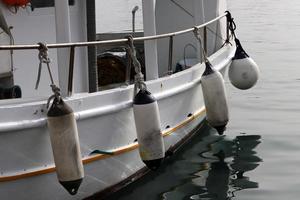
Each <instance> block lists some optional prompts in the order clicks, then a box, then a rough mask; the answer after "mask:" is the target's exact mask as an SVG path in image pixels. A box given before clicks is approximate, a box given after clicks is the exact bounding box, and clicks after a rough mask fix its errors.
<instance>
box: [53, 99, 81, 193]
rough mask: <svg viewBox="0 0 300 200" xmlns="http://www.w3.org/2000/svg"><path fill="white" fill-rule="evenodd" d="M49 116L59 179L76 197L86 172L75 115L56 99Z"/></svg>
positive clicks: (61, 101)
mask: <svg viewBox="0 0 300 200" xmlns="http://www.w3.org/2000/svg"><path fill="white" fill-rule="evenodd" d="M47 115H48V120H47V121H48V128H49V133H50V140H51V146H52V151H53V157H54V162H55V167H56V173H57V178H58V180H59V182H60V183H61V184H62V186H63V187H64V188H65V189H66V190H67V191H68V192H69V193H70V194H71V195H75V194H76V193H77V191H78V189H79V186H80V184H81V182H82V179H83V177H84V170H83V164H82V160H81V152H80V145H79V137H78V131H77V124H76V119H75V116H74V113H73V111H72V109H71V108H70V107H69V106H68V105H67V104H65V103H64V102H63V100H60V101H59V100H57V99H54V101H53V104H52V105H51V107H50V109H49V111H48V114H47Z"/></svg>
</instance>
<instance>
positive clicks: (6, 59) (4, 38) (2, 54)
mask: <svg viewBox="0 0 300 200" xmlns="http://www.w3.org/2000/svg"><path fill="white" fill-rule="evenodd" d="M0 31H1V32H2V31H3V30H2V29H1V28H0ZM8 44H10V37H9V36H8V35H7V34H6V33H5V32H2V33H1V34H0V45H8ZM11 71H12V69H11V59H10V51H0V76H1V74H3V73H8V72H11Z"/></svg>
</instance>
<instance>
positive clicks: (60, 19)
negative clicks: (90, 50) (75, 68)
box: [54, 0, 71, 97]
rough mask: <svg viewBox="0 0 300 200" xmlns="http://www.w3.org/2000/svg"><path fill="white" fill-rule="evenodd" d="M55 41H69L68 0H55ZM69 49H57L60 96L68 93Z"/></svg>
mask: <svg viewBox="0 0 300 200" xmlns="http://www.w3.org/2000/svg"><path fill="white" fill-rule="evenodd" d="M54 2H55V27H56V43H68V42H71V27H70V11H69V1H68V0H55V1H54ZM69 60H70V49H69V48H60V49H57V65H58V80H59V87H60V91H61V95H62V96H64V97H65V96H67V94H68V75H69Z"/></svg>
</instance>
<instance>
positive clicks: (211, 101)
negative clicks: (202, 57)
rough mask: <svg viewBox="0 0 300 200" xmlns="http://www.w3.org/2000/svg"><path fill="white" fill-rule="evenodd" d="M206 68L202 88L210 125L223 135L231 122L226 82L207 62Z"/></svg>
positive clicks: (202, 78)
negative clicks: (229, 121)
mask: <svg viewBox="0 0 300 200" xmlns="http://www.w3.org/2000/svg"><path fill="white" fill-rule="evenodd" d="M205 64H206V68H205V71H204V73H203V75H202V77H201V87H202V93H203V98H204V104H205V108H206V119H207V121H208V123H209V124H210V125H211V126H212V127H214V128H216V129H217V131H218V133H219V134H223V132H224V130H225V127H226V125H227V122H228V120H229V114H228V105H227V99H226V92H225V86H224V80H223V77H222V75H221V73H220V72H218V71H216V70H214V69H213V68H212V66H211V64H210V63H209V62H208V61H207V62H205Z"/></svg>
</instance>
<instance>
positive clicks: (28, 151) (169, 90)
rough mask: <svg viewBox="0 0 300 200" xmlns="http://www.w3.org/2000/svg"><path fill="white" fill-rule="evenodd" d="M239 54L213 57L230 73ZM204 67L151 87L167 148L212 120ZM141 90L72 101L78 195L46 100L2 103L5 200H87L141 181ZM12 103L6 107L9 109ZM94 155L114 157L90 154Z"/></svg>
mask: <svg viewBox="0 0 300 200" xmlns="http://www.w3.org/2000/svg"><path fill="white" fill-rule="evenodd" d="M233 53H234V48H233V47H231V46H229V45H228V46H225V47H223V48H222V49H221V50H219V51H218V52H216V53H215V54H213V55H212V56H211V57H210V60H211V62H212V64H213V65H214V66H215V67H216V69H217V70H220V71H221V72H222V73H224V71H225V69H226V67H227V66H228V65H229V64H230V62H231V58H232V56H233ZM203 71H204V64H198V65H195V66H193V67H192V68H190V69H188V70H185V71H182V72H180V73H177V74H173V75H171V76H168V77H165V78H160V79H157V80H154V81H149V82H147V86H148V89H149V91H151V93H152V94H154V96H155V97H156V98H157V100H158V105H159V110H160V118H161V128H162V130H163V133H164V136H165V137H164V142H165V147H166V150H168V149H169V148H171V147H172V146H174V145H176V144H177V143H179V142H180V141H181V140H182V139H183V138H184V137H186V136H187V135H188V134H189V133H191V132H192V130H194V129H195V128H196V127H197V126H198V125H199V124H200V123H201V122H202V121H203V120H204V119H205V108H204V107H203V105H204V103H203V99H202V91H201V85H200V78H201V74H202V73H203ZM132 98H133V86H127V87H124V88H116V89H113V90H108V91H102V92H97V93H93V94H80V95H76V96H73V97H71V98H67V99H66V102H67V103H68V104H69V105H70V106H71V107H72V109H73V110H74V112H75V116H76V119H77V123H78V132H79V138H80V144H81V152H82V158H83V162H84V164H85V165H84V170H85V178H84V180H83V183H82V185H81V187H80V189H79V191H78V194H77V195H76V196H70V195H69V194H68V193H67V192H66V191H65V190H64V188H62V187H61V185H60V184H59V183H58V181H57V177H56V174H55V169H54V164H53V156H52V150H51V145H50V139H49V133H48V129H47V126H46V112H47V111H46V110H47V109H46V105H45V104H46V101H45V100H42V101H35V102H32V101H29V102H24V99H17V100H14V101H13V102H12V101H10V102H12V103H11V104H8V103H7V102H5V100H4V101H3V102H1V104H0V113H1V115H2V116H6V117H5V118H4V117H1V118H0V152H1V153H0V163H1V174H0V199H82V198H85V197H88V196H91V195H93V194H94V193H96V192H99V191H103V190H105V189H107V188H109V187H112V186H114V185H116V184H118V183H119V182H121V181H123V180H126V179H127V178H128V177H130V176H132V177H133V176H134V175H135V174H136V173H137V172H138V171H140V170H141V169H143V168H144V166H145V165H144V164H143V163H142V161H141V160H140V157H139V153H138V151H137V142H136V130H135V125H134V119H133V111H132ZM4 105H5V106H4ZM94 150H101V151H107V152H110V153H111V152H112V153H113V155H103V154H98V155H90V153H91V152H92V151H94Z"/></svg>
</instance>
